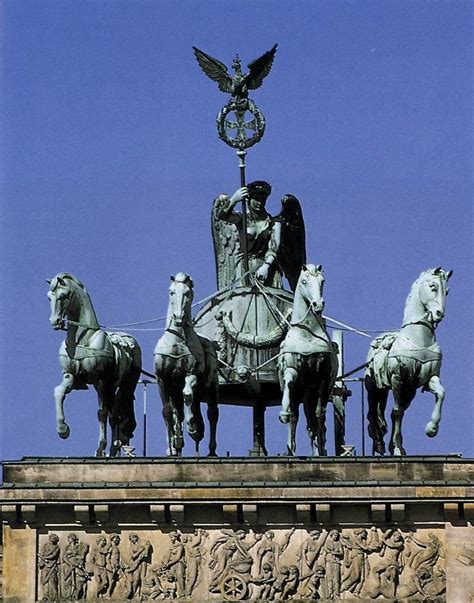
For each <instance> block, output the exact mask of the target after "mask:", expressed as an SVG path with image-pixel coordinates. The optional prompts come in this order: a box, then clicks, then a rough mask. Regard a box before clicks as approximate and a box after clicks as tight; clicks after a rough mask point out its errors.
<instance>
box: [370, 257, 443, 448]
mask: <svg viewBox="0 0 474 603" xmlns="http://www.w3.org/2000/svg"><path fill="white" fill-rule="evenodd" d="M451 275H452V271H451V270H450V271H449V272H446V271H444V270H443V269H442V268H435V269H429V270H425V271H424V272H422V273H421V274H420V276H419V277H418V278H417V279H416V281H415V282H414V283H413V285H412V287H411V290H410V293H409V295H408V297H407V300H406V303H405V312H404V314H403V323H402V326H401V327H400V330H399V331H398V332H396V333H386V334H384V335H382V336H380V337H377V338H376V339H375V340H374V341H373V342H372V344H371V347H370V350H369V355H368V358H367V364H368V366H367V370H366V375H365V387H366V389H367V394H368V404H369V412H368V419H369V435H370V437H371V438H372V440H373V451H374V453H378V454H384V453H385V444H384V436H385V434H386V433H387V423H386V421H385V407H386V405H387V397H388V394H389V391H390V390H392V392H393V397H394V406H393V410H392V433H391V436H390V443H389V451H390V454H394V455H403V454H406V452H405V449H404V447H403V437H402V419H403V416H404V414H405V411H406V410H407V408H408V407H409V406H410V404H411V402H412V400H413V398H414V397H415V394H416V390H417V389H418V388H420V387H422V388H423V390H424V391H429V392H431V393H432V394H434V396H435V407H434V410H433V414H432V415H431V420H430V421H429V422H428V424H427V425H426V428H425V433H426V435H427V436H429V437H430V438H432V437H434V436H435V435H436V434H437V433H438V429H439V423H440V421H441V407H442V405H443V400H444V388H443V386H442V385H441V381H440V379H439V373H440V369H441V349H440V347H439V345H438V342H437V341H436V335H435V329H436V327H437V326H438V324H439V323H440V322H441V320H442V319H443V317H444V312H445V303H446V296H447V294H448V281H449V279H450V277H451Z"/></svg>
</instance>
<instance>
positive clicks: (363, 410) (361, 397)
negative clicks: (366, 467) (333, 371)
mask: <svg viewBox="0 0 474 603" xmlns="http://www.w3.org/2000/svg"><path fill="white" fill-rule="evenodd" d="M360 386H361V392H360V400H361V414H362V417H361V422H360V424H361V425H362V456H365V425H364V423H365V400H364V379H361V380H360Z"/></svg>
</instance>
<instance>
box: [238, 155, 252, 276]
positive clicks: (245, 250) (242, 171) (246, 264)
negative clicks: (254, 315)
mask: <svg viewBox="0 0 474 603" xmlns="http://www.w3.org/2000/svg"><path fill="white" fill-rule="evenodd" d="M246 155H247V151H245V150H244V149H239V150H238V151H237V157H238V158H239V168H240V186H241V187H243V186H246V184H245V157H246ZM242 231H243V232H242V235H241V238H240V242H241V245H242V255H243V258H242V267H243V273H244V274H245V277H244V279H243V285H244V286H245V287H248V285H249V278H248V274H247V273H248V271H249V255H248V247H247V200H246V199H243V200H242Z"/></svg>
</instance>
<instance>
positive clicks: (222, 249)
mask: <svg viewBox="0 0 474 603" xmlns="http://www.w3.org/2000/svg"><path fill="white" fill-rule="evenodd" d="M228 202H229V198H228V197H227V195H219V197H217V199H215V201H214V203H213V205H212V216H211V222H212V238H213V241H214V254H215V259H216V276H217V288H218V289H219V290H220V289H223V288H224V287H227V286H228V285H230V283H232V282H233V281H235V279H236V255H237V254H238V253H239V251H240V242H239V233H238V230H237V227H236V226H235V225H234V224H230V223H228V222H224V220H219V218H218V217H217V214H218V212H219V210H220V209H222V208H223V207H225V206H226V205H227V204H228Z"/></svg>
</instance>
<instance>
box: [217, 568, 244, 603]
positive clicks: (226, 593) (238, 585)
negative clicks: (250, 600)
mask: <svg viewBox="0 0 474 603" xmlns="http://www.w3.org/2000/svg"><path fill="white" fill-rule="evenodd" d="M247 591H248V586H247V582H246V581H245V580H244V579H243V578H242V577H241V576H238V575H237V574H230V575H229V576H227V578H225V579H224V580H223V581H222V585H221V592H222V596H223V597H224V599H225V600H226V601H242V599H245V598H246V596H247Z"/></svg>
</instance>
